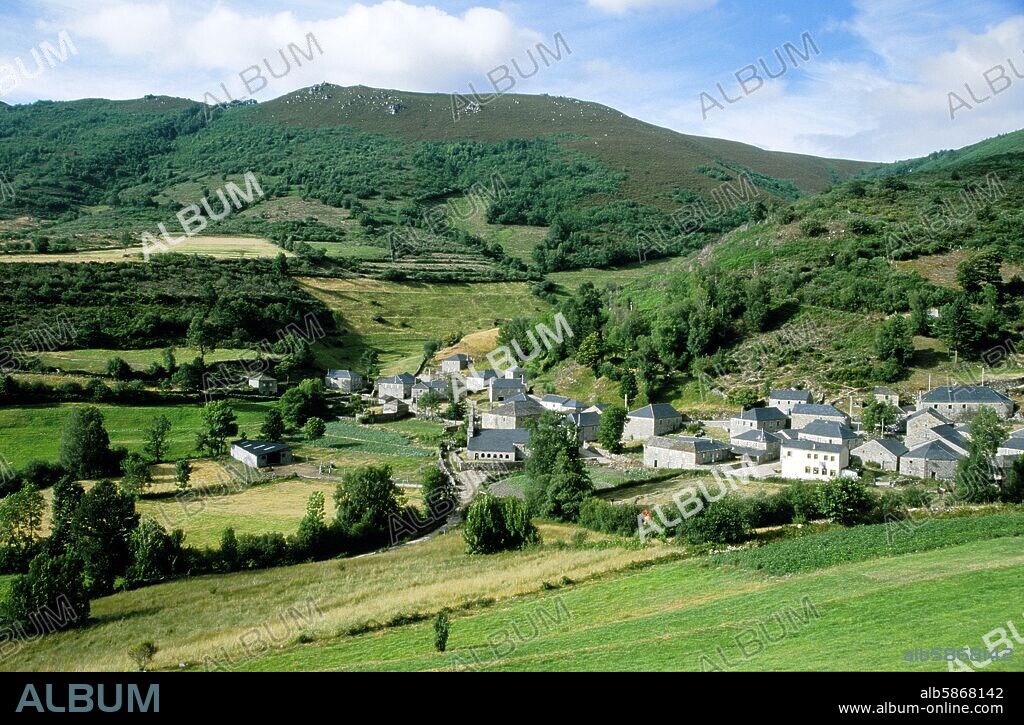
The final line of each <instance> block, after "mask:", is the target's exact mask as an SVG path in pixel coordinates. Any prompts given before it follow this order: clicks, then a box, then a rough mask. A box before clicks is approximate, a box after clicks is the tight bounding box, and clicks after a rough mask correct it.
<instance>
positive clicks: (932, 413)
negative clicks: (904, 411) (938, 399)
mask: <svg viewBox="0 0 1024 725" xmlns="http://www.w3.org/2000/svg"><path fill="white" fill-rule="evenodd" d="M921 416H928V417H929V418H934V419H936V420H938V421H939V422H940V423H952V422H953V421H951V420H950V419H949V418H947V417H946V416H944V415H943V414H942V413H940V412H939V411H937V410H935V409H934V408H923V409H921V410H918V411H916V412H914V413H911V414H910V415H909V416H908V417H907V423H910V421H912V420H917V419H918V418H920V417H921Z"/></svg>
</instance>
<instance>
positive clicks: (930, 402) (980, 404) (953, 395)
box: [917, 385, 1016, 422]
mask: <svg viewBox="0 0 1024 725" xmlns="http://www.w3.org/2000/svg"><path fill="white" fill-rule="evenodd" d="M926 408H931V409H932V410H934V411H937V412H939V413H942V415H944V416H946V417H947V418H949V419H950V420H951V421H953V422H963V421H968V420H970V419H971V418H973V417H974V416H975V415H977V413H978V412H979V411H980V410H982V409H984V408H991V409H992V410H994V411H996V413H997V414H998V415H999V417H1000V418H1003V419H1004V420H1007V419H1009V418H1011V417H1012V416H1013V413H1014V410H1015V408H1016V404H1015V403H1014V402H1013V401H1012V400H1011V399H1010V398H1008V397H1006V396H1005V395H1003V394H1002V393H1000V392H999V391H997V390H993V389H992V388H988V387H983V386H974V385H953V386H944V387H940V388H935V389H934V390H930V391H928V392H927V393H923V394H922V395H921V396H920V398H919V399H918V401H917V409H918V410H924V409H926Z"/></svg>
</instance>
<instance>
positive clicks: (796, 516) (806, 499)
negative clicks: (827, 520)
mask: <svg viewBox="0 0 1024 725" xmlns="http://www.w3.org/2000/svg"><path fill="white" fill-rule="evenodd" d="M781 495H782V496H784V497H785V498H786V500H788V501H789V502H790V503H791V504H792V506H793V521H794V523H805V522H807V521H813V520H814V519H820V518H821V517H822V513H821V508H820V507H819V506H818V492H817V490H816V489H815V488H814V486H812V485H811V484H809V483H803V482H802V481H798V482H797V483H794V484H792V485H791V486H790V487H789V488H787V489H786V490H785V491H784V492H783V493H782V494H781Z"/></svg>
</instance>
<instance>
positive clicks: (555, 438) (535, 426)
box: [526, 411, 594, 521]
mask: <svg viewBox="0 0 1024 725" xmlns="http://www.w3.org/2000/svg"><path fill="white" fill-rule="evenodd" d="M527 429H528V430H529V431H530V455H529V456H528V457H527V459H526V476H527V478H528V479H529V488H528V492H527V498H528V501H529V502H530V508H531V510H533V511H535V512H536V513H537V514H538V515H540V516H551V517H554V518H557V519H561V520H565V521H572V520H575V518H576V517H577V516H578V515H579V507H580V505H582V503H583V501H584V500H586V498H587V497H588V496H589V495H591V493H593V489H594V486H593V483H591V481H590V476H589V475H588V474H587V471H586V468H584V466H583V461H582V460H580V444H579V438H578V437H577V433H576V430H575V429H574V428H573V426H572V424H571V423H570V422H569V421H568V420H566V418H565V417H563V416H561V415H559V414H557V413H555V412H552V411H545V412H544V413H543V414H542V415H541V416H540V418H538V419H536V420H531V421H530V422H529V423H527Z"/></svg>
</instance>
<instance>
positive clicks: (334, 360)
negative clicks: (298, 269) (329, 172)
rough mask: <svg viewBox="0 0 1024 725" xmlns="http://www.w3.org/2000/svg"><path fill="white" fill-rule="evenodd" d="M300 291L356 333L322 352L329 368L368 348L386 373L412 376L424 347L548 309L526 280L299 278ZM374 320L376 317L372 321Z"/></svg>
mask: <svg viewBox="0 0 1024 725" xmlns="http://www.w3.org/2000/svg"><path fill="white" fill-rule="evenodd" d="M299 283H300V284H301V285H302V287H303V288H304V289H305V290H306V291H307V292H309V293H310V294H312V295H313V296H314V297H317V298H318V299H320V300H321V301H323V302H324V303H325V304H326V305H327V306H328V307H329V308H330V309H331V310H332V311H334V312H337V313H338V314H339V315H340V316H341V318H342V322H341V323H340V324H341V325H342V326H343V327H345V328H346V329H347V330H350V331H351V332H352V333H353V336H354V337H355V338H356V344H351V345H349V344H347V345H345V346H344V347H343V348H340V349H334V350H321V351H318V362H319V363H320V364H321V365H323V366H325V367H332V368H343V367H351V366H354V365H356V364H357V363H358V360H359V356H360V355H361V354H362V352H363V350H364V349H365V348H367V347H371V348H374V349H377V350H379V351H380V358H381V366H382V368H383V369H384V372H385V373H389V374H390V373H397V372H402V371H408V372H413V371H415V370H416V368H417V366H418V365H419V363H420V361H421V360H422V359H423V344H424V343H425V342H428V341H431V340H443V339H444V338H445V337H446V336H448V335H452V334H457V333H463V334H467V333H471V332H476V331H478V330H487V329H490V328H493V327H496V326H497V324H498V323H500V322H501V321H503V320H508V319H511V318H512V317H516V316H526V317H530V316H534V315H537V314H539V313H540V312H542V311H545V310H546V309H547V305H546V304H545V303H543V302H541V301H540V300H538V299H537V298H536V297H534V296H533V295H531V294H530V287H529V285H528V284H527V283H525V282H493V283H463V284H432V283H425V282H404V283H397V282H384V281H381V280H374V279H365V278H361V279H323V278H300V279H299ZM374 318H376V319H374Z"/></svg>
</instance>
